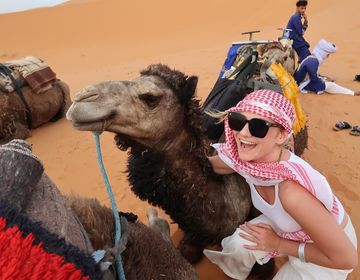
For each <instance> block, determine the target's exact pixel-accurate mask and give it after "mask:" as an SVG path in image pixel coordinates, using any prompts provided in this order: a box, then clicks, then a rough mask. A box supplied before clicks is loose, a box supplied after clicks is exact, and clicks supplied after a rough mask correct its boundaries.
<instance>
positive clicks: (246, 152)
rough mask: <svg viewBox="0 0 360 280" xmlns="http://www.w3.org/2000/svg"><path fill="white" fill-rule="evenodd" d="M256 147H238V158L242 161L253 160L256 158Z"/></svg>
mask: <svg viewBox="0 0 360 280" xmlns="http://www.w3.org/2000/svg"><path fill="white" fill-rule="evenodd" d="M256 151H257V149H256V146H255V147H250V148H249V147H246V148H242V147H239V148H238V152H239V158H240V159H241V160H244V161H253V160H254V159H256V154H257V152H256Z"/></svg>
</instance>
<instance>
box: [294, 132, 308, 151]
mask: <svg viewBox="0 0 360 280" xmlns="http://www.w3.org/2000/svg"><path fill="white" fill-rule="evenodd" d="M307 140H308V128H307V126H305V127H304V129H302V130H301V131H299V133H298V134H297V135H296V136H295V139H294V150H295V154H296V155H297V156H302V154H303V153H304V151H305V149H306V148H307V144H308V143H307Z"/></svg>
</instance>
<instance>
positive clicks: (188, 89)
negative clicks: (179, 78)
mask: <svg viewBox="0 0 360 280" xmlns="http://www.w3.org/2000/svg"><path fill="white" fill-rule="evenodd" d="M197 82H198V77H196V76H190V77H189V78H187V79H186V82H185V85H184V86H183V87H182V88H181V92H180V95H179V99H180V101H181V102H186V101H188V100H190V99H191V98H192V97H193V96H194V95H195V90H196V85H197Z"/></svg>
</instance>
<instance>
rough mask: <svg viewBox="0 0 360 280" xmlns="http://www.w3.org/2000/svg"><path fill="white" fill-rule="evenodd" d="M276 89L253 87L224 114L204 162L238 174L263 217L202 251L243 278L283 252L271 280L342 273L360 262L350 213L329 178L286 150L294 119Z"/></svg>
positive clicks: (340, 275) (217, 169) (230, 273)
mask: <svg viewBox="0 0 360 280" xmlns="http://www.w3.org/2000/svg"><path fill="white" fill-rule="evenodd" d="M294 116H295V113H294V109H293V107H292V105H291V103H290V102H289V101H288V100H287V99H286V98H285V97H283V96H282V95H281V94H279V93H276V92H274V91H270V90H258V91H255V92H253V93H251V94H249V95H248V96H247V97H246V98H245V99H244V100H242V101H240V102H239V103H238V104H237V105H236V106H235V107H232V108H231V109H229V110H228V111H227V112H226V116H225V139H226V142H225V143H223V144H215V145H214V147H215V148H216V150H217V152H218V155H217V156H213V157H210V158H209V160H210V162H211V164H212V166H213V169H214V171H215V172H216V173H219V174H229V173H233V172H238V173H239V174H240V175H242V176H244V178H245V179H246V181H247V182H248V183H249V185H250V189H251V197H252V202H253V204H254V206H255V207H256V208H257V209H258V210H259V211H260V212H262V215H260V216H259V217H257V218H255V219H254V220H252V221H250V222H246V223H245V224H243V225H241V226H240V227H239V228H238V229H236V231H235V232H234V234H233V235H232V236H229V237H227V238H225V239H223V241H222V247H223V250H222V251H221V252H218V251H212V250H205V251H204V254H205V255H206V256H207V257H208V258H209V259H210V260H211V261H212V262H214V263H215V264H217V265H218V266H220V268H221V269H222V270H223V271H224V272H225V273H226V274H227V275H228V276H230V277H232V278H234V279H246V277H247V276H248V275H249V272H250V270H251V268H252V266H253V265H254V263H255V262H258V263H260V264H263V263H266V262H267V261H268V260H269V259H270V258H271V257H274V256H277V255H288V256H289V261H288V262H287V263H286V264H285V265H284V266H282V267H281V269H280V270H279V272H278V273H277V274H276V276H275V278H274V279H291V280H296V279H327V280H328V279H346V277H347V275H348V274H349V273H350V272H351V271H352V269H353V268H354V267H356V265H357V251H356V247H357V240H356V234H355V231H354V228H353V226H352V224H351V221H350V218H349V217H348V215H347V214H346V213H345V211H344V208H343V206H342V204H341V203H340V201H339V200H338V199H337V197H336V196H335V195H334V194H333V193H332V191H331V188H330V186H329V184H328V182H327V181H326V179H325V178H324V177H323V176H322V175H321V174H320V173H319V172H318V171H316V170H315V169H314V168H312V167H311V166H310V165H309V164H308V163H307V162H305V161H304V160H303V159H301V158H299V157H297V156H296V155H294V154H293V153H291V152H289V151H288V150H287V149H285V148H284V145H285V143H286V142H287V140H288V138H289V137H290V136H291V134H292V124H293V122H294V119H295V117H294Z"/></svg>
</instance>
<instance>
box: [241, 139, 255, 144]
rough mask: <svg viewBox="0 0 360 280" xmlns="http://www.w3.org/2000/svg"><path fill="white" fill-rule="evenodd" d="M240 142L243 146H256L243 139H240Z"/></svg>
mask: <svg viewBox="0 0 360 280" xmlns="http://www.w3.org/2000/svg"><path fill="white" fill-rule="evenodd" d="M240 142H241V143H243V144H245V145H256V143H253V142H250V141H246V140H243V139H240Z"/></svg>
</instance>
